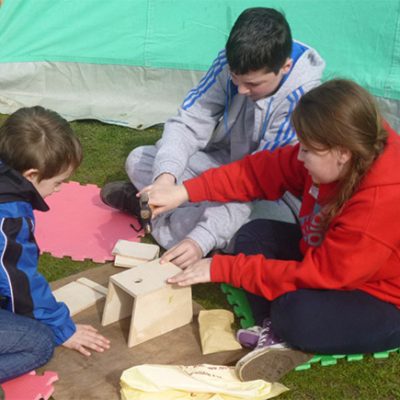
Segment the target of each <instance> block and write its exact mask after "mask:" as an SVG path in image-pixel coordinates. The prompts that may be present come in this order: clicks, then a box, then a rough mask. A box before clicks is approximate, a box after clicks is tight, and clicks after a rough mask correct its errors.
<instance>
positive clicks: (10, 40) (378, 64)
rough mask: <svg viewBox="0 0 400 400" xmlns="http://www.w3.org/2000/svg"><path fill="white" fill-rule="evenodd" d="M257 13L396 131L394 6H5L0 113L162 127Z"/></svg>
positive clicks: (398, 57) (51, 2) (79, 2)
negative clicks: (264, 12)
mask: <svg viewBox="0 0 400 400" xmlns="http://www.w3.org/2000/svg"><path fill="white" fill-rule="evenodd" d="M254 6H268V7H274V8H277V9H279V10H281V11H283V12H284V13H285V15H286V17H287V19H288V21H289V23H290V25H291V27H292V31H293V37H294V38H296V39H297V40H300V41H302V42H305V43H307V44H309V45H311V46H313V47H315V48H316V49H317V50H318V51H319V52H320V53H321V55H322V56H323V57H324V58H325V60H326V62H327V68H326V72H325V75H324V79H329V78H332V77H337V76H340V77H346V78H351V79H354V80H356V81H357V82H358V83H360V84H361V85H363V86H364V87H365V88H367V89H368V90H370V91H371V92H372V93H373V94H374V95H375V96H377V98H378V100H379V103H380V104H381V106H382V109H383V111H384V113H385V115H386V116H387V118H388V119H389V121H390V122H391V123H392V124H393V125H394V126H395V127H396V128H397V129H398V128H400V106H399V104H400V0H379V1H377V0H324V1H321V0H277V1H275V0H270V1H268V0H264V1H257V0H218V1H215V0H174V1H170V0H107V1H106V0H68V1H66V0H3V5H2V6H1V7H0V112H1V113H11V112H13V111H15V110H16V109H18V108H19V107H21V106H31V105H34V104H40V105H43V106H45V107H49V108H52V109H55V110H56V111H58V112H59V113H61V114H62V115H63V116H64V117H66V118H67V119H69V120H74V119H88V118H90V119H98V120H101V121H104V122H109V123H115V124H120V125H126V126H131V127H136V128H145V127H147V126H150V125H153V124H156V123H162V122H164V121H165V120H166V119H167V118H168V117H169V116H171V115H173V114H175V113H176V110H177V107H178V106H179V104H180V102H181V101H182V99H183V98H184V97H185V94H186V92H187V91H188V90H189V89H190V88H191V87H192V86H193V85H195V84H196V82H198V80H199V79H200V78H201V76H202V75H203V74H204V71H206V70H207V68H208V67H209V65H210V64H211V62H212V60H213V59H214V58H215V57H216V55H217V53H218V51H219V50H220V49H221V48H223V46H224V44H225V41H226V39H227V36H228V34H229V31H230V28H231V27H232V25H233V22H234V21H235V19H236V18H237V16H238V15H239V14H240V12H241V11H242V10H243V9H245V8H247V7H254Z"/></svg>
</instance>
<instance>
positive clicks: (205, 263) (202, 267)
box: [167, 258, 212, 286]
mask: <svg viewBox="0 0 400 400" xmlns="http://www.w3.org/2000/svg"><path fill="white" fill-rule="evenodd" d="M211 260H212V258H203V259H202V260H200V261H197V262H196V263H194V264H193V265H191V266H190V267H187V268H186V269H184V270H183V271H182V272H180V273H179V274H177V275H175V276H173V277H172V278H169V279H168V280H167V282H168V283H176V284H178V285H179V286H189V285H194V284H195V283H205V282H210V281H211V274H210V270H211Z"/></svg>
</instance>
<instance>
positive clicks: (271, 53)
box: [225, 7, 292, 100]
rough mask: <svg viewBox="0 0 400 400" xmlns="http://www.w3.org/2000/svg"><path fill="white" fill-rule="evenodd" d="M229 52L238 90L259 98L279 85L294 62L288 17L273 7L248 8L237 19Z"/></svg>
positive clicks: (230, 65)
mask: <svg viewBox="0 0 400 400" xmlns="http://www.w3.org/2000/svg"><path fill="white" fill-rule="evenodd" d="M225 48H226V56H227V59H228V64H229V68H230V70H231V74H232V80H233V82H234V83H235V84H236V85H237V86H238V89H239V93H241V94H244V95H247V96H249V97H251V98H252V99H253V100H259V99H261V98H263V97H266V96H269V95H271V94H272V93H274V92H275V91H276V89H277V88H278V86H279V84H280V82H281V80H282V78H283V75H284V74H286V73H287V72H289V70H290V68H291V66H292V60H291V59H290V55H291V52H292V34H291V31H290V27H289V24H288V22H287V21H286V19H285V17H284V16H283V15H282V14H281V13H280V12H278V11H276V10H274V9H272V8H263V7H257V8H248V9H247V10H245V11H243V12H242V13H241V14H240V15H239V17H238V19H237V20H236V22H235V24H234V25H233V28H232V30H231V32H230V34H229V38H228V41H227V43H226V47H225Z"/></svg>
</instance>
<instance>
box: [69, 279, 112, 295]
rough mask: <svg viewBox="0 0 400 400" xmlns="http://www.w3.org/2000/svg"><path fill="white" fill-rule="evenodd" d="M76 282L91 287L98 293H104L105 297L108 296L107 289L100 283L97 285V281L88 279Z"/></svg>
mask: <svg viewBox="0 0 400 400" xmlns="http://www.w3.org/2000/svg"><path fill="white" fill-rule="evenodd" d="M76 282H79V283H81V284H82V285H85V286H87V287H90V288H92V289H93V290H95V291H96V292H99V293H102V294H104V295H105V296H107V288H106V287H104V286H102V285H100V284H99V283H97V282H95V281H91V280H90V279H87V278H79V279H77V280H76Z"/></svg>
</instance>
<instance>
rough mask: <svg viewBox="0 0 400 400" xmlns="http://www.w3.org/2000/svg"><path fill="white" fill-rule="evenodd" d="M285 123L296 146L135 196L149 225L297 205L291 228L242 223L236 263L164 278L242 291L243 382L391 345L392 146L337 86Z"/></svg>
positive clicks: (365, 107)
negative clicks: (204, 213)
mask: <svg viewBox="0 0 400 400" xmlns="http://www.w3.org/2000/svg"><path fill="white" fill-rule="evenodd" d="M292 124H293V126H294V128H295V130H296V132H297V135H298V138H299V144H297V145H296V146H292V147H285V148H282V149H278V150H276V151H274V152H259V153H256V154H253V155H250V156H248V157H246V158H244V159H243V160H240V161H238V162H234V163H232V164H229V165H226V166H223V167H221V168H217V169H212V170H209V171H207V172H205V173H204V174H203V175H201V176H200V177H198V178H194V179H191V180H189V181H186V182H184V184H183V185H177V186H175V187H174V189H172V190H167V189H165V190H161V189H157V190H155V189H153V188H152V187H151V186H149V187H147V188H145V189H144V190H145V191H147V192H149V196H150V203H151V204H152V206H153V207H154V215H155V216H157V215H158V214H160V213H161V212H165V211H167V210H169V209H171V208H173V207H176V206H178V205H179V204H181V203H183V202H184V201H187V200H189V201H192V202H199V201H205V200H209V201H220V202H225V201H232V200H236V201H250V200H254V199H268V200H275V199H279V198H280V197H281V196H282V194H283V193H284V192H285V191H289V192H291V193H292V194H294V195H295V196H297V197H300V198H301V199H302V205H301V209H300V214H299V220H300V226H297V225H295V224H288V223H285V222H281V221H271V220H262V219H260V220H254V221H251V222H250V223H248V224H247V225H245V226H244V227H242V228H241V229H240V231H239V232H238V234H237V236H236V242H235V250H236V251H235V253H236V255H215V256H214V257H212V258H205V259H203V260H200V261H198V262H196V263H195V264H193V265H191V266H189V267H188V268H186V269H184V270H183V271H182V272H181V273H180V274H178V275H177V276H175V277H173V278H171V279H170V280H169V282H170V283H176V284H178V285H182V286H184V285H191V284H195V283H200V282H209V281H212V282H226V283H229V284H231V285H233V286H236V287H242V288H244V289H245V290H246V291H247V293H248V298H249V300H250V303H251V306H252V309H253V313H254V316H255V319H256V321H257V323H258V324H259V325H260V327H258V328H257V327H256V328H253V329H252V330H250V331H249V332H247V333H248V334H250V333H251V334H254V335H255V336H256V337H257V336H258V337H259V340H258V343H257V345H256V348H255V349H254V350H253V351H252V352H250V353H249V354H247V355H246V356H245V357H244V358H242V359H241V360H240V361H239V362H238V364H237V366H236V370H237V373H238V375H239V377H240V378H241V379H243V380H250V379H257V378H261V379H266V380H268V381H276V380H278V379H279V378H280V377H281V376H283V375H284V374H285V373H286V372H288V371H290V370H291V369H292V368H293V367H295V366H296V365H298V364H299V363H302V362H304V361H306V360H307V359H309V358H310V357H311V354H310V353H319V354H352V353H353V354H354V353H369V352H378V351H384V350H389V349H393V348H397V347H400V309H399V307H400V229H399V228H398V226H397V225H398V221H399V220H400V207H399V204H400V168H399V160H400V137H399V136H397V134H396V133H395V132H394V131H393V130H392V129H391V128H390V127H389V126H388V124H386V123H385V122H384V121H383V119H382V117H381V115H380V114H379V111H378V109H377V106H376V104H375V102H374V99H373V97H372V96H371V95H370V94H369V93H368V92H367V91H365V90H364V89H363V88H362V87H360V86H359V85H357V84H356V83H354V82H351V81H347V80H341V79H337V80H332V81H328V82H326V83H324V84H322V85H321V86H319V87H317V88H315V89H313V90H311V91H310V92H308V93H307V94H305V95H304V96H303V97H302V98H301V99H300V100H299V102H298V105H297V106H296V109H295V110H294V112H293V115H292ZM173 257H174V255H173V254H169V258H168V259H165V260H163V261H170V260H173ZM263 328H264V329H263ZM241 333H242V334H245V333H246V332H243V331H242V332H241Z"/></svg>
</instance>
